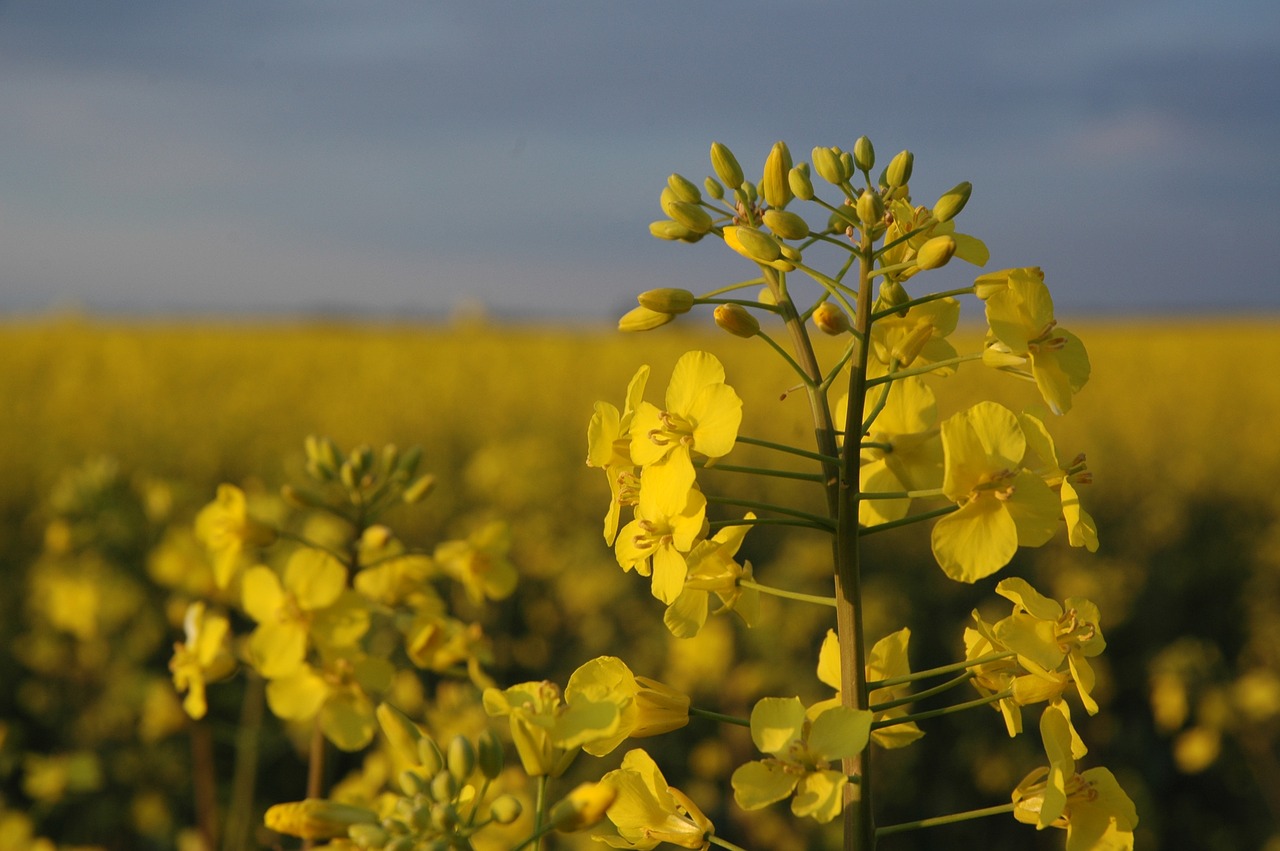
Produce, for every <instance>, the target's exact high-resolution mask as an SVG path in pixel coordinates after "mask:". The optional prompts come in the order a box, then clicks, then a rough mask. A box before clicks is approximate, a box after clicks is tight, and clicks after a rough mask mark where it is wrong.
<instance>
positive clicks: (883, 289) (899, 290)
mask: <svg viewBox="0 0 1280 851" xmlns="http://www.w3.org/2000/svg"><path fill="white" fill-rule="evenodd" d="M909 301H911V296H910V295H908V294H907V289H906V287H904V286H902V281H899V280H898V279H897V278H886V279H885V280H884V282H883V283H881V284H880V298H879V299H878V303H877V304H876V309H877V310H888V309H889V308H891V307H897V306H898V305H900V304H906V303H907V302H909ZM898 315H899V316H906V315H907V311H905V310H902V311H899V312H898Z"/></svg>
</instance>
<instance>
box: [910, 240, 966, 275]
mask: <svg viewBox="0 0 1280 851" xmlns="http://www.w3.org/2000/svg"><path fill="white" fill-rule="evenodd" d="M955 253H956V241H955V238H954V237H952V236H950V235H945V234H944V235H943V236H935V237H934V238H933V239H931V240H929V241H928V242H926V243H925V244H924V245H922V246H920V250H919V251H917V252H916V265H917V266H919V267H920V268H921V269H937V268H939V267H941V266H945V265H947V261H948V260H950V259H951V256H952V255H953V254H955Z"/></svg>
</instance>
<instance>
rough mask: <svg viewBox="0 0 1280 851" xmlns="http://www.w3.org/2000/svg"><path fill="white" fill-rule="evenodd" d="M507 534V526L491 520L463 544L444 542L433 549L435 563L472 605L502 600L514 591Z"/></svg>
mask: <svg viewBox="0 0 1280 851" xmlns="http://www.w3.org/2000/svg"><path fill="white" fill-rule="evenodd" d="M510 549H511V534H510V531H509V530H508V528H507V524H506V523H503V522H502V521H500V520H494V521H492V522H490V523H487V524H485V525H484V526H482V527H481V528H479V529H477V530H476V531H475V532H473V533H472V534H471V535H470V536H468V537H467V539H466V540H465V541H445V542H444V543H442V544H440V545H439V546H438V547H436V551H435V560H436V564H437V565H439V567H440V569H441V570H443V571H444V573H445V574H446V575H447V576H450V577H452V578H453V579H455V580H457V581H458V582H459V583H461V584H462V587H463V589H464V590H466V592H467V598H468V599H470V600H471V602H473V603H482V602H484V601H485V600H486V599H489V600H503V599H506V598H507V597H510V596H511V593H512V592H513V591H515V590H516V582H517V580H518V576H517V574H516V569H515V566H514V565H512V564H511V560H510V559H509V558H507V553H508V551H509V550H510Z"/></svg>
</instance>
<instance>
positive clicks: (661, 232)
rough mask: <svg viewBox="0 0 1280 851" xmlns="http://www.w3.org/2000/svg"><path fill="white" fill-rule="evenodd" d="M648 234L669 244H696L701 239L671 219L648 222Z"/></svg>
mask: <svg viewBox="0 0 1280 851" xmlns="http://www.w3.org/2000/svg"><path fill="white" fill-rule="evenodd" d="M649 233H650V234H652V235H653V236H655V237H657V238H658V239H665V240H669V241H671V242H697V241H698V240H700V239H702V234H700V233H698V232H696V231H693V230H690V229H689V228H688V227H686V226H685V225H682V224H681V223H680V222H677V221H673V220H671V219H660V220H658V221H656V222H650V223H649Z"/></svg>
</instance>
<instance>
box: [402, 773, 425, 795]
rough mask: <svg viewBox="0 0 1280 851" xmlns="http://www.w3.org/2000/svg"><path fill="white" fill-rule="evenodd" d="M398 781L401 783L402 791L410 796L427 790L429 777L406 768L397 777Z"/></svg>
mask: <svg viewBox="0 0 1280 851" xmlns="http://www.w3.org/2000/svg"><path fill="white" fill-rule="evenodd" d="M396 782H397V783H399V784H400V791H401V792H403V793H405V795H407V796H409V797H410V798H412V797H413V796H414V795H421V794H423V793H424V792H426V791H427V778H425V777H423V776H422V775H421V774H419V773H418V772H416V771H413V770H412V769H405V770H404V771H402V772H400V774H399V775H398V776H397V777H396Z"/></svg>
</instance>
